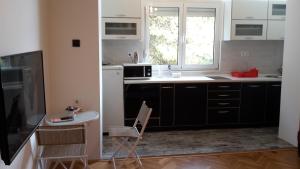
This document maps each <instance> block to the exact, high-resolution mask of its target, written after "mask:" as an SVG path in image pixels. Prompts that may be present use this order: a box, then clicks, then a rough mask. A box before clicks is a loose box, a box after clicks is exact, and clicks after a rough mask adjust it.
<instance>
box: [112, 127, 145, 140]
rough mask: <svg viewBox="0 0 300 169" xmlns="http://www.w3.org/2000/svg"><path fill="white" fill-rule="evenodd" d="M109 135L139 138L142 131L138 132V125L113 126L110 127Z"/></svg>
mask: <svg viewBox="0 0 300 169" xmlns="http://www.w3.org/2000/svg"><path fill="white" fill-rule="evenodd" d="M108 132H109V136H111V137H134V138H138V137H139V136H140V133H139V132H138V130H137V128H136V127H127V126H120V127H111V128H109V131H108Z"/></svg>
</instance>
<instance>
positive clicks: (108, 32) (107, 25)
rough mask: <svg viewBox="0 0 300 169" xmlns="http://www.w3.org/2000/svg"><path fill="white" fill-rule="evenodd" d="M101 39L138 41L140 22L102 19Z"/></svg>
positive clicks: (123, 19)
mask: <svg viewBox="0 0 300 169" xmlns="http://www.w3.org/2000/svg"><path fill="white" fill-rule="evenodd" d="M102 30H103V31H102V39H119V40H121V39H140V38H141V20H140V19H133V18H103V19H102Z"/></svg>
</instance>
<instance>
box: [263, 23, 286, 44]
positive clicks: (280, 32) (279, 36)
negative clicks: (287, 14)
mask: <svg viewBox="0 0 300 169" xmlns="http://www.w3.org/2000/svg"><path fill="white" fill-rule="evenodd" d="M284 27H285V21H284V20H268V33H267V40H284V33H285V32H284Z"/></svg>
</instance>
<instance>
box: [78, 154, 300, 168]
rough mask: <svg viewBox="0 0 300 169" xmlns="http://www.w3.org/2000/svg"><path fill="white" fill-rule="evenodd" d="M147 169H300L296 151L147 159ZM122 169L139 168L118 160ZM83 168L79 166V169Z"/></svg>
mask: <svg viewBox="0 0 300 169" xmlns="http://www.w3.org/2000/svg"><path fill="white" fill-rule="evenodd" d="M142 162H143V166H144V169H300V158H299V157H298V155H297V151H296V149H286V150H273V151H271V150H270V151H257V152H244V153H220V154H203V155H184V156H168V157H166V156H165V157H145V158H143V159H142ZM117 164H118V168H120V169H136V168H139V167H138V165H137V163H136V162H135V161H133V160H132V159H129V160H126V161H124V160H118V161H117ZM80 167H81V166H80V165H77V166H76V169H79V168H80ZM89 167H90V169H112V165H111V162H109V161H95V162H91V163H90V164H89Z"/></svg>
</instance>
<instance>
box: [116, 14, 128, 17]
mask: <svg viewBox="0 0 300 169" xmlns="http://www.w3.org/2000/svg"><path fill="white" fill-rule="evenodd" d="M116 16H119V17H120V16H121V17H122V16H126V15H125V14H117V15H116Z"/></svg>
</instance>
